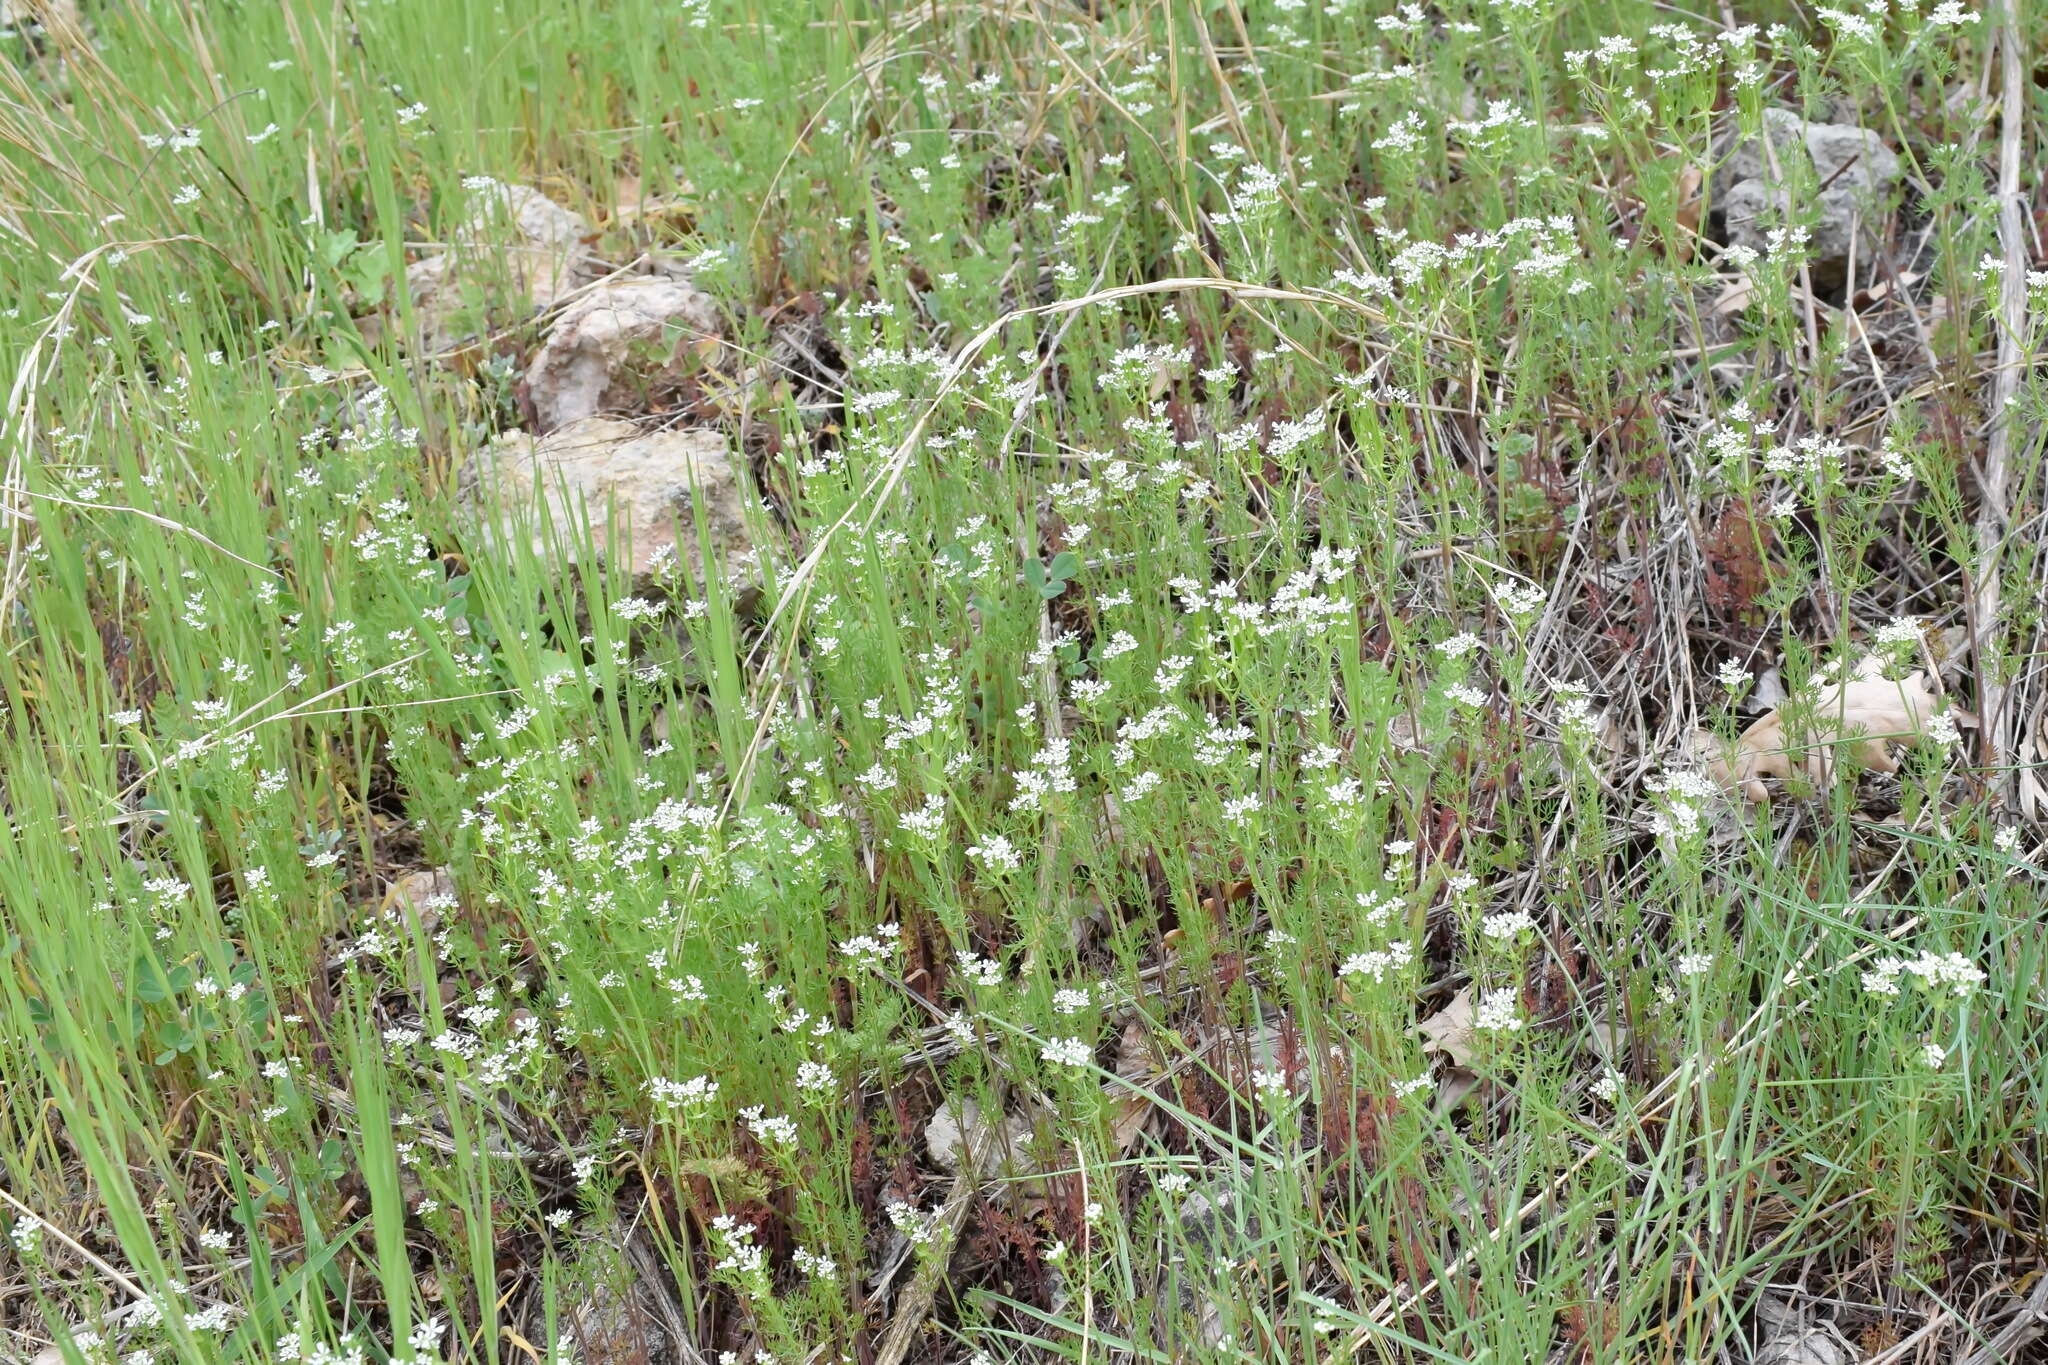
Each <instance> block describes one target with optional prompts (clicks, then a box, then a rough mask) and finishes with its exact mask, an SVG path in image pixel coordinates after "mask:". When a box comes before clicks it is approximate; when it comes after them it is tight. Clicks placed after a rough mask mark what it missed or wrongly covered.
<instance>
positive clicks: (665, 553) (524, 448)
mask: <svg viewBox="0 0 2048 1365" xmlns="http://www.w3.org/2000/svg"><path fill="white" fill-rule="evenodd" d="M462 482H463V484H464V487H465V491H466V493H467V494H468V496H469V497H470V498H471V500H472V501H473V502H474V503H476V504H477V505H479V506H481V507H482V508H484V509H485V511H486V516H487V517H488V519H489V520H488V533H489V534H495V535H498V536H504V535H508V534H512V533H514V532H515V530H516V528H518V527H521V526H524V527H525V528H527V529H528V530H529V531H530V532H531V533H532V534H533V536H534V540H533V544H534V548H535V550H536V552H538V553H542V554H545V553H547V549H548V546H547V543H546V540H545V539H544V538H543V537H542V535H541V519H540V509H541V507H542V506H545V508H546V511H547V518H548V520H549V521H550V522H552V523H553V524H554V526H555V527H556V528H557V530H558V532H559V533H561V534H563V535H564V537H565V538H566V536H567V534H568V533H570V532H571V531H573V529H574V528H576V527H584V528H587V529H588V533H589V536H590V541H591V543H592V544H593V545H595V546H596V547H597V548H598V549H599V551H600V552H601V553H602V554H603V555H604V557H605V558H606V560H608V561H609V562H611V563H613V564H616V565H619V566H621V567H624V568H627V569H629V570H630V571H631V572H632V573H633V575H634V576H635V577H636V578H637V577H643V576H647V575H651V574H654V573H656V572H657V571H659V570H661V569H662V568H663V567H664V565H665V564H667V563H669V562H671V561H674V560H681V561H683V562H687V563H690V564H693V565H696V566H697V568H698V570H699V576H700V578H701V576H702V570H703V568H704V566H703V565H702V564H701V563H700V561H699V558H698V553H697V544H698V541H697V527H696V517H697V515H698V513H699V511H701V513H702V516H703V518H704V520H705V522H706V524H707V529H708V530H709V532H710V539H711V544H712V547H713V549H714V551H715V552H716V553H717V555H718V557H719V559H720V561H721V562H726V561H729V560H730V559H732V558H733V557H734V556H737V555H739V554H742V553H744V552H745V551H746V549H747V548H748V545H749V541H748V537H747V523H746V515H745V508H746V495H745V490H744V488H743V486H742V482H741V477H740V470H739V467H738V465H737V463H736V462H735V461H734V459H733V457H732V454H731V451H730V449H729V448H728V446H727V444H726V438H725V437H724V436H723V435H721V434H720V433H718V432H716V431H712V430H707V429H703V428H692V429H684V430H679V431H647V432H643V431H641V430H640V428H638V427H636V426H635V425H634V424H633V423H631V422H622V421H617V420H614V419H612V418H606V417H585V418H581V419H579V420H577V421H573V422H571V423H569V424H568V425H567V426H564V427H561V428H560V429H558V430H556V431H552V432H550V433H549V434H547V435H546V436H543V437H540V438H539V439H538V440H536V439H535V438H534V437H533V436H532V435H531V434H529V433H527V432H523V431H513V432H507V433H505V434H504V435H502V436H500V437H499V438H498V439H497V440H496V441H493V442H492V443H491V444H490V445H488V446H485V447H484V448H483V449H482V450H480V451H478V452H477V454H476V456H475V457H474V458H473V459H472V460H471V462H470V464H469V466H468V468H467V469H465V471H464V474H463V480H462ZM608 514H609V516H608ZM611 521H615V522H616V523H617V531H616V533H612V532H610V531H608V529H607V528H608V524H609V523H610V522H611Z"/></svg>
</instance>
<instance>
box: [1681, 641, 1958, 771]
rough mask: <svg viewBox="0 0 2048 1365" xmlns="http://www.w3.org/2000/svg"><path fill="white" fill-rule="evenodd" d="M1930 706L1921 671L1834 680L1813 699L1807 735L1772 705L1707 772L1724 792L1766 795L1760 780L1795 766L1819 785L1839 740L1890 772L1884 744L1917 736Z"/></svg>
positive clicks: (1892, 762) (1894, 765) (1894, 764)
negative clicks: (1792, 727) (1796, 731)
mask: <svg viewBox="0 0 2048 1365" xmlns="http://www.w3.org/2000/svg"><path fill="white" fill-rule="evenodd" d="M1934 711H1935V698H1934V693H1933V692H1932V691H1931V690H1930V689H1929V687H1928V681H1927V675H1926V673H1924V672H1921V673H1915V674H1913V675H1912V676H1910V677H1908V678H1904V679H1902V680H1900V681H1898V682H1892V681H1891V680H1889V679H1886V678H1855V679H1852V680H1850V681H1848V682H1844V683H1836V684H1834V685H1833V686H1830V687H1827V688H1824V689H1822V690H1821V692H1820V694H1819V696H1817V697H1816V698H1815V699H1814V706H1813V714H1812V716H1811V717H1810V718H1808V720H1807V721H1806V726H1807V727H1808V730H1807V732H1806V733H1803V734H1794V733H1788V729H1787V727H1788V721H1787V718H1786V716H1785V710H1784V708H1783V707H1779V708H1776V709H1774V710H1772V711H1771V712H1770V713H1769V714H1767V715H1765V716H1763V717H1761V718H1760V719H1759V720H1757V722H1756V723H1755V724H1754V725H1751V726H1750V727H1749V728H1748V729H1747V730H1744V731H1743V732H1742V734H1741V736H1740V737H1739V738H1737V739H1736V741H1735V747H1734V750H1733V751H1732V752H1730V753H1727V754H1723V755H1721V756H1719V757H1717V758H1716V759H1714V760H1713V761H1712V762H1711V763H1709V764H1708V771H1709V772H1710V773H1711V774H1712V775H1713V777H1714V780H1715V781H1717V782H1719V783H1720V784H1721V786H1722V788H1723V789H1724V790H1727V791H1730V792H1734V791H1740V792H1741V793H1742V794H1743V795H1744V796H1745V797H1747V798H1749V799H1750V800H1751V801H1768V800H1770V791H1769V789H1768V788H1766V787H1765V786H1764V783H1763V779H1764V778H1767V777H1777V778H1787V777H1790V776H1791V775H1792V773H1793V770H1794V767H1795V765H1796V766H1797V767H1798V768H1799V769H1800V770H1801V771H1803V772H1804V773H1805V774H1806V776H1807V777H1808V778H1810V779H1811V780H1812V781H1813V782H1814V783H1815V784H1816V785H1826V783H1827V782H1828V781H1829V779H1830V778H1831V777H1832V775H1833V773H1834V762H1835V748H1836V746H1837V745H1840V744H1851V745H1854V746H1855V747H1856V749H1857V752H1858V753H1859V754H1860V755H1861V757H1862V759H1863V763H1864V766H1865V767H1868V768H1870V769H1872V770H1873V771H1876V772H1881V773H1894V772H1897V771H1898V770H1899V763H1898V760H1897V759H1895V758H1893V757H1892V755H1891V750H1890V749H1889V747H1888V745H1889V744H1890V743H1891V742H1892V741H1893V740H1897V741H1899V742H1900V743H1913V742H1915V741H1917V740H1918V739H1919V738H1920V737H1921V736H1922V735H1923V734H1925V733H1926V725H1927V720H1928V717H1930V716H1932V715H1933V714H1934Z"/></svg>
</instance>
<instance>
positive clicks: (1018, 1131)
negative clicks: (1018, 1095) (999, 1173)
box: [924, 1098, 1031, 1174]
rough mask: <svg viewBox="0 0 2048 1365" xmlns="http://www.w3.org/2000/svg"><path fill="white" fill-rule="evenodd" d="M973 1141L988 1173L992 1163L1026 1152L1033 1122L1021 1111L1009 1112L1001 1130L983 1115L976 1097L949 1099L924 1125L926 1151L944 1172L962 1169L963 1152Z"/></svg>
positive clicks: (984, 1169)
mask: <svg viewBox="0 0 2048 1365" xmlns="http://www.w3.org/2000/svg"><path fill="white" fill-rule="evenodd" d="M970 1141H971V1142H973V1144H974V1150H975V1153H976V1155H977V1156H978V1158H979V1160H980V1165H981V1167H982V1169H983V1173H984V1174H986V1173H987V1171H988V1169H989V1168H990V1167H991V1166H992V1165H994V1164H997V1163H1000V1162H1002V1161H1004V1160H1006V1159H1011V1158H1015V1157H1017V1156H1020V1155H1021V1154H1022V1153H1023V1151H1024V1148H1025V1147H1026V1146H1027V1145H1028V1144H1029V1143H1030V1141H1031V1122H1030V1120H1028V1119H1026V1118H1025V1117H1024V1116H1023V1115H1021V1114H1007V1115H1005V1116H1004V1118H1003V1124H1002V1127H1001V1129H998V1128H997V1127H996V1126H995V1125H994V1124H992V1123H989V1122H988V1121H987V1120H986V1119H984V1118H983V1117H982V1114H981V1106H980V1105H979V1104H976V1103H975V1102H974V1101H973V1100H962V1099H953V1098H948V1099H947V1100H946V1101H945V1103H943V1104H941V1105H940V1106H939V1107H938V1109H937V1110H935V1111H934V1112H933V1114H932V1116H931V1121H930V1122H928V1123H926V1124H925V1126H924V1147H925V1151H926V1152H927V1153H928V1154H929V1155H930V1156H931V1159H932V1164H933V1165H934V1166H937V1167H938V1168H939V1169H940V1170H942V1171H957V1170H959V1169H960V1158H961V1154H962V1151H963V1149H964V1148H965V1147H966V1145H967V1144H968V1143H969V1142H970Z"/></svg>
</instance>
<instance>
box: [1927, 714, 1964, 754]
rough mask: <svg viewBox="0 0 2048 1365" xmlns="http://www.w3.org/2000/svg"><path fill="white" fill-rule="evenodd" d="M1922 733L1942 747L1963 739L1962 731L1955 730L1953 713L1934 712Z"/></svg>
mask: <svg viewBox="0 0 2048 1365" xmlns="http://www.w3.org/2000/svg"><path fill="white" fill-rule="evenodd" d="M1924 733H1925V734H1926V736H1927V737H1928V738H1929V739H1931V740H1933V741H1934V742H1935V743H1936V744H1940V745H1944V746H1946V745H1950V744H1955V743H1957V742H1959V741H1960V740H1961V739H1962V737H1963V734H1962V731H1960V730H1958V729H1957V728H1956V717H1955V713H1954V712H1953V711H1936V712H1935V713H1934V714H1933V715H1931V716H1929V717H1928V718H1927V728H1926V730H1925V731H1924Z"/></svg>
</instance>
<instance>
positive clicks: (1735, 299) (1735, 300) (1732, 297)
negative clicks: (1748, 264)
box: [1714, 275, 1756, 318]
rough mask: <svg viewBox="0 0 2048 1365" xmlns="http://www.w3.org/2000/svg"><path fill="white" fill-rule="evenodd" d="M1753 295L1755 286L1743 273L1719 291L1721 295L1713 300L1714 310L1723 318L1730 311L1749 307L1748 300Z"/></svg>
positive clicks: (1738, 310)
mask: <svg viewBox="0 0 2048 1365" xmlns="http://www.w3.org/2000/svg"><path fill="white" fill-rule="evenodd" d="M1755 295H1756V286H1755V285H1754V284H1751V283H1750V281H1749V277H1748V276H1746V275H1745V276H1743V277H1742V278H1741V279H1739V280H1736V281H1735V282H1734V283H1733V284H1731V285H1729V286H1728V287H1727V288H1726V289H1723V290H1722V291H1721V297H1719V298H1717V299H1715V300H1714V312H1715V314H1716V315H1717V316H1719V317H1724V318H1725V317H1727V316H1728V315H1729V314H1731V313H1740V312H1741V311H1742V310H1743V309H1745V308H1747V307H1749V301H1750V299H1751V298H1753V297H1755Z"/></svg>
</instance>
